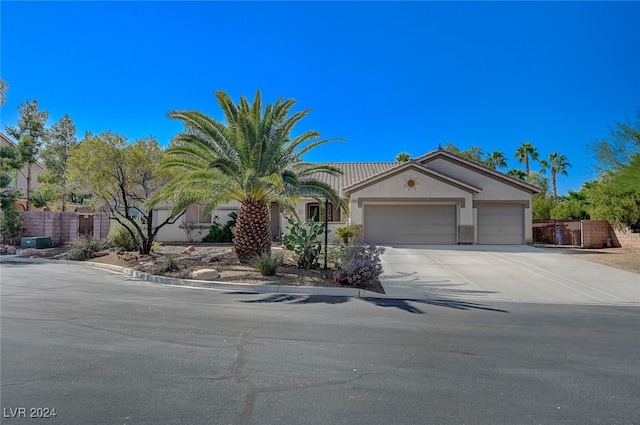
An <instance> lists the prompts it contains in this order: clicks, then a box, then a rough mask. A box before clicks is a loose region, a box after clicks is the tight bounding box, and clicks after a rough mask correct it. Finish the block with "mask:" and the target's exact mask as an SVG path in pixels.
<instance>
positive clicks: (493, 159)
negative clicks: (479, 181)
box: [483, 151, 508, 170]
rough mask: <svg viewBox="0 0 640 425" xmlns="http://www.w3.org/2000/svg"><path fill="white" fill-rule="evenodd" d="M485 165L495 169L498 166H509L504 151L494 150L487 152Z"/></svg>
mask: <svg viewBox="0 0 640 425" xmlns="http://www.w3.org/2000/svg"><path fill="white" fill-rule="evenodd" d="M483 162H484V165H486V166H487V167H489V168H493V169H494V170H496V169H498V168H507V166H508V165H507V157H506V156H504V152H500V151H493V152H491V153H489V154H487V157H486V158H485V159H484V161H483Z"/></svg>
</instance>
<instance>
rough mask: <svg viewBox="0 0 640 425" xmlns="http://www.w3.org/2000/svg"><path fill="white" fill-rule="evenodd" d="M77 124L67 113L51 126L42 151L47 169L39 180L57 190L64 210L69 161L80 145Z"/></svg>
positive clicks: (56, 195)
mask: <svg viewBox="0 0 640 425" xmlns="http://www.w3.org/2000/svg"><path fill="white" fill-rule="evenodd" d="M78 143H79V142H78V140H77V139H76V126H75V125H74V124H73V121H71V118H70V117H69V115H65V116H63V117H62V118H60V120H59V121H58V122H56V123H55V124H53V125H52V126H51V130H50V131H49V140H48V141H47V144H46V146H45V148H44V150H43V151H42V160H43V162H44V166H45V167H46V170H45V171H44V172H43V173H42V174H40V175H39V176H38V180H39V181H40V182H43V183H45V184H47V185H49V186H50V188H51V189H52V190H51V191H52V192H54V190H53V189H54V188H55V189H57V190H55V192H56V194H55V198H57V199H59V200H60V205H61V208H62V211H66V210H67V193H68V176H67V171H68V162H69V157H70V156H71V151H72V150H73V149H74V148H76V147H77V146H78Z"/></svg>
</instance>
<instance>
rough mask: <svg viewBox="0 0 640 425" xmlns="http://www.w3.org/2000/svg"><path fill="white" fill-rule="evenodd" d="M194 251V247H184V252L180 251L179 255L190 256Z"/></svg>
mask: <svg viewBox="0 0 640 425" xmlns="http://www.w3.org/2000/svg"><path fill="white" fill-rule="evenodd" d="M195 250H196V247H195V246H193V245H191V246H188V247H186V248H185V249H184V250H182V252H181V254H191V253H192V252H193V251H195Z"/></svg>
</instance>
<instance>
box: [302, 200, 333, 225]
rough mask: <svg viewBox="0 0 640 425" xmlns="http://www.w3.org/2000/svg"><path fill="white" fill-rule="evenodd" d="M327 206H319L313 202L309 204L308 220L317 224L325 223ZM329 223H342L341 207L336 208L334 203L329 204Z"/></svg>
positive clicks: (307, 210)
mask: <svg viewBox="0 0 640 425" xmlns="http://www.w3.org/2000/svg"><path fill="white" fill-rule="evenodd" d="M324 206H325V204H319V203H317V202H311V203H309V204H307V208H306V217H305V218H306V219H307V220H313V221H314V222H316V223H319V222H324V215H325V208H324ZM327 218H328V221H340V207H334V206H333V204H332V203H329V215H328V217H327Z"/></svg>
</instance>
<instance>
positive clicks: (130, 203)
mask: <svg viewBox="0 0 640 425" xmlns="http://www.w3.org/2000/svg"><path fill="white" fill-rule="evenodd" d="M163 156H164V151H163V150H162V148H161V147H160V145H159V144H158V142H157V141H156V140H155V139H153V138H151V137H149V138H145V139H140V140H137V141H135V142H133V143H127V141H126V139H125V138H124V137H123V136H121V135H118V134H115V133H111V132H107V133H101V134H100V135H98V136H95V137H91V136H90V138H88V139H85V140H83V142H82V143H81V144H80V145H79V146H78V147H77V148H76V149H74V150H73V151H72V153H71V156H70V158H69V160H68V166H69V170H68V172H69V180H70V182H71V183H73V184H76V185H78V186H79V187H84V188H85V189H86V190H88V191H89V192H91V193H92V194H93V198H92V203H93V204H94V205H93V206H94V208H101V209H104V210H106V211H107V212H108V213H109V216H110V218H111V219H112V220H114V221H116V222H118V223H119V224H121V225H123V226H124V227H125V228H126V229H127V231H129V232H130V234H131V238H132V240H134V241H135V242H136V245H137V249H138V251H139V252H140V253H141V254H148V253H149V252H151V247H152V244H153V241H154V240H155V237H156V236H157V234H158V231H159V230H160V229H161V228H162V227H164V226H166V225H167V224H173V223H175V221H176V220H177V219H178V218H179V217H180V216H182V214H184V211H185V210H184V209H183V210H175V212H173V213H172V214H170V215H169V217H167V219H165V220H164V221H163V222H161V223H156V222H155V221H154V214H153V210H152V208H151V207H150V206H149V205H147V200H148V199H149V198H150V197H151V196H152V195H153V194H154V193H156V192H157V191H158V190H159V189H160V188H161V187H162V186H163V185H164V184H166V183H167V182H168V181H169V179H170V178H171V175H170V174H169V173H168V172H167V171H166V170H163V169H161V168H160V162H161V160H162V158H163Z"/></svg>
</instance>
